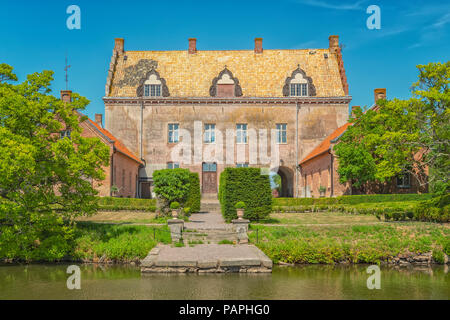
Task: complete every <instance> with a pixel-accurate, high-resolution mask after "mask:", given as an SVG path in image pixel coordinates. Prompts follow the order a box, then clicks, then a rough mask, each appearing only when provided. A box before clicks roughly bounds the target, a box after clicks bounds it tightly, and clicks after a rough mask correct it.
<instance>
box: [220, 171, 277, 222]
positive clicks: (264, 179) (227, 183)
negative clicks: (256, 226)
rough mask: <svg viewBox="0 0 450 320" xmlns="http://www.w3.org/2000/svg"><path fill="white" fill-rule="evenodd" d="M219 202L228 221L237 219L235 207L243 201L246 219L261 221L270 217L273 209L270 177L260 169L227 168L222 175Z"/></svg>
mask: <svg viewBox="0 0 450 320" xmlns="http://www.w3.org/2000/svg"><path fill="white" fill-rule="evenodd" d="M219 181H220V184H219V200H220V205H221V209H222V214H223V216H224V218H225V220H227V221H231V220H232V219H235V218H237V214H236V208H235V207H234V205H235V204H236V203H237V202H238V201H243V202H244V203H245V206H246V210H245V215H244V218H246V219H249V220H259V219H264V218H266V217H268V215H269V214H270V211H271V209H272V191H271V188H270V180H269V176H268V175H261V170H260V169H259V168H226V169H225V170H224V171H223V172H222V174H221V175H220V180H219Z"/></svg>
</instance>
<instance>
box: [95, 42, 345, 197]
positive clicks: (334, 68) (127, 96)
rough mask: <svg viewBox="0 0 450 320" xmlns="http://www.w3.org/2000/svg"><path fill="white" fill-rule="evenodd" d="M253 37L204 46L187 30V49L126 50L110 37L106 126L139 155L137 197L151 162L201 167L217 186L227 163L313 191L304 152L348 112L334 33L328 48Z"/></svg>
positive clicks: (147, 184)
mask: <svg viewBox="0 0 450 320" xmlns="http://www.w3.org/2000/svg"><path fill="white" fill-rule="evenodd" d="M254 45H255V46H254V49H253V50H220V51H219V50H211V51H209V50H208V51H206V50H197V41H196V39H189V42H188V48H187V50H181V51H175V50H174V51H134V50H133V51H131V50H125V47H124V39H116V40H115V46H114V49H113V54H112V58H111V63H110V67H109V71H108V76H107V81H106V88H105V97H104V98H103V100H104V104H105V130H107V131H108V132H110V133H111V134H112V135H114V137H117V139H118V140H120V141H122V143H123V144H124V145H126V147H127V148H128V149H129V150H130V153H132V154H134V155H136V157H137V158H138V160H139V161H142V165H141V166H140V168H139V173H138V177H137V196H138V197H142V198H149V197H151V196H152V195H151V186H152V176H153V172H154V171H155V170H158V169H163V168H177V167H180V168H188V169H190V170H191V171H194V172H198V173H199V176H200V183H201V188H202V193H203V194H205V195H212V196H214V195H215V194H216V193H217V190H218V182H219V178H218V177H219V175H220V173H221V172H222V171H223V170H224V168H225V167H229V166H233V167H246V166H250V167H260V168H265V169H267V170H268V171H269V170H271V171H273V172H276V173H278V174H279V175H280V176H281V179H282V188H281V194H280V196H283V197H301V196H307V195H308V194H309V192H310V190H309V191H308V188H310V187H309V185H308V184H307V183H306V184H305V182H304V181H303V177H302V173H301V166H300V165H299V163H300V161H301V160H302V159H304V158H305V157H306V156H307V155H308V154H310V153H311V152H312V151H313V149H315V148H316V147H317V146H318V145H319V144H320V143H321V142H322V141H323V140H324V139H325V138H327V137H328V136H329V135H330V134H332V133H333V132H335V130H336V129H338V128H341V127H342V126H343V125H345V124H346V123H347V120H348V118H349V103H350V101H351V96H349V92H348V84H347V78H346V75H345V69H344V64H343V59H342V54H341V48H340V46H339V38H338V36H330V37H329V47H328V48H324V49H295V50H282V49H270V50H269V49H263V45H262V39H261V38H256V39H255V43H254ZM112 166H113V169H112V170H114V164H112ZM324 179H325V178H324ZM326 179H328V178H326Z"/></svg>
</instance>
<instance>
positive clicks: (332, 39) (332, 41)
mask: <svg viewBox="0 0 450 320" xmlns="http://www.w3.org/2000/svg"><path fill="white" fill-rule="evenodd" d="M328 41H329V47H330V52H331V53H335V52H336V51H337V49H339V36H336V35H334V36H329V37H328Z"/></svg>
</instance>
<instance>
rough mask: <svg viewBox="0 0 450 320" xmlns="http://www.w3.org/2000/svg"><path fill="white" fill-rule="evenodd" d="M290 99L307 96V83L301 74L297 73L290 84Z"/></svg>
mask: <svg viewBox="0 0 450 320" xmlns="http://www.w3.org/2000/svg"><path fill="white" fill-rule="evenodd" d="M290 88H291V90H290V96H291V97H306V96H308V81H307V80H306V79H305V78H304V77H303V75H302V74H301V73H297V74H296V75H295V77H294V78H293V79H292V80H291V83H290Z"/></svg>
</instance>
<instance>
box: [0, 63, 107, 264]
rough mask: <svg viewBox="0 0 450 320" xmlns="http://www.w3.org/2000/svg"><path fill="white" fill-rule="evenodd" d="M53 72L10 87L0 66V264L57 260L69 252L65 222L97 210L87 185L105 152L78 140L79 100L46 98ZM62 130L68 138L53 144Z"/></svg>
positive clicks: (82, 101)
mask: <svg viewBox="0 0 450 320" xmlns="http://www.w3.org/2000/svg"><path fill="white" fill-rule="evenodd" d="M52 80H53V72H52V71H43V72H41V73H33V74H31V75H28V76H27V79H26V80H25V81H24V82H22V83H16V81H17V76H16V75H15V74H14V73H13V68H12V67H11V66H9V65H6V64H0V243H1V245H0V259H1V258H9V259H14V258H15V259H25V260H29V259H45V260H53V259H60V258H62V257H63V256H64V255H66V254H67V253H68V251H69V250H70V241H71V239H72V237H73V228H72V227H73V225H72V223H71V221H73V218H74V217H75V216H78V215H84V214H90V213H92V212H94V211H95V210H96V208H97V202H96V198H95V195H96V193H97V192H96V191H95V190H94V188H93V187H92V181H93V180H103V179H104V173H103V170H102V166H103V165H107V164H108V158H109V150H108V147H107V146H105V145H104V144H102V143H101V142H100V140H99V139H97V138H83V137H81V135H80V134H81V128H80V126H79V122H80V120H81V121H84V120H85V118H83V117H82V118H81V119H80V114H79V113H78V112H77V111H76V110H82V109H84V108H85V106H86V105H87V104H88V103H89V101H88V100H87V99H86V98H83V97H81V96H79V95H78V94H74V95H73V101H72V102H71V103H64V102H62V101H61V100H60V99H58V98H55V97H54V96H52V95H50V92H51V90H50V84H51V81H52ZM63 129H69V130H71V138H68V137H65V138H63V139H61V138H60V132H61V130H63Z"/></svg>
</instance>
